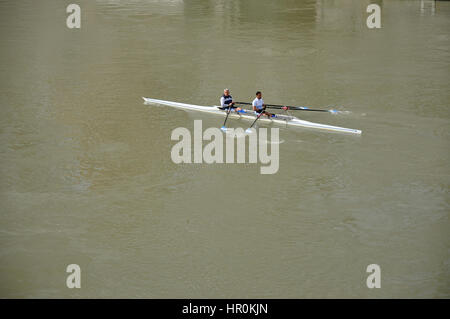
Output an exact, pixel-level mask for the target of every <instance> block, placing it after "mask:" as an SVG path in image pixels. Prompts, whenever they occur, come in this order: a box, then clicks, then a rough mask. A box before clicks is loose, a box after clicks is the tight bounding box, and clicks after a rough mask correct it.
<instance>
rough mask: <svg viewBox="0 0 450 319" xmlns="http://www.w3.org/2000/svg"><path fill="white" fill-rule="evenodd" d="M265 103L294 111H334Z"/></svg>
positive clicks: (272, 107) (271, 107) (268, 105)
mask: <svg viewBox="0 0 450 319" xmlns="http://www.w3.org/2000/svg"><path fill="white" fill-rule="evenodd" d="M236 104H244V105H252V103H248V102H236ZM265 105H266V107H267V108H269V109H285V108H288V109H289V110H296V111H311V112H331V113H333V112H334V110H321V109H310V108H308V107H304V106H289V105H279V104H265Z"/></svg>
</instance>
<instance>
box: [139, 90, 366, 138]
mask: <svg viewBox="0 0 450 319" xmlns="http://www.w3.org/2000/svg"><path fill="white" fill-rule="evenodd" d="M143 99H144V101H145V104H159V105H166V106H171V107H175V108H179V109H183V110H187V111H200V112H204V113H211V114H217V115H221V116H227V111H226V110H221V109H220V108H219V107H218V106H201V105H194V104H186V103H179V102H172V101H164V100H157V99H151V98H147V97H143ZM228 116H229V118H234V119H240V118H242V119H245V120H250V121H252V122H253V121H254V120H255V119H256V118H257V115H256V114H254V112H252V111H248V110H245V111H243V112H231V113H230V114H229V115H228ZM258 121H259V122H265V123H275V124H280V125H286V126H297V127H305V128H311V129H319V130H326V131H334V132H341V133H351V134H361V130H356V129H351V128H345V127H339V126H332V125H327V124H320V123H314V122H309V121H305V120H301V119H299V118H297V117H295V116H288V115H282V114H276V116H275V117H271V118H266V117H264V118H263V117H261V118H260V119H259V120H258Z"/></svg>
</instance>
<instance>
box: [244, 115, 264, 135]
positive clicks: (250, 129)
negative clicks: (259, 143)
mask: <svg viewBox="0 0 450 319" xmlns="http://www.w3.org/2000/svg"><path fill="white" fill-rule="evenodd" d="M263 113H264V110H262V111H261V113H259V115H258V116H257V117H256V119H255V120H254V121H253V123H252V125H250V127H249V128H248V129H246V130H245V132H246V133H251V132H252V127H253V125H255V123H256V121H257V120H259V118H260V117H261V115H263Z"/></svg>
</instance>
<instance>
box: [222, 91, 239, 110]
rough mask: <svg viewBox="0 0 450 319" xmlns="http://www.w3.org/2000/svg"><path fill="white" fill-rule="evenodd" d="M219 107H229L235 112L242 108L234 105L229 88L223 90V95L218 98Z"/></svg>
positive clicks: (224, 108)
mask: <svg viewBox="0 0 450 319" xmlns="http://www.w3.org/2000/svg"><path fill="white" fill-rule="evenodd" d="M219 108H220V109H221V110H228V109H229V108H231V110H234V111H236V112H239V111H241V110H242V109H241V108H240V107H237V106H235V102H234V101H233V97H232V96H231V95H230V90H228V89H224V90H223V95H222V97H221V98H220V107H219ZM231 110H230V111H231Z"/></svg>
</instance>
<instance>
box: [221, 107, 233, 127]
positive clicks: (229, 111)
mask: <svg viewBox="0 0 450 319" xmlns="http://www.w3.org/2000/svg"><path fill="white" fill-rule="evenodd" d="M231 108H232V107H231V106H230V107H228V112H227V116H225V121H224V122H223V125H222V127H221V128H220V129H221V130H222V131H224V132H226V130H227V127H226V126H225V123H227V120H228V115H230V113H231Z"/></svg>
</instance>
